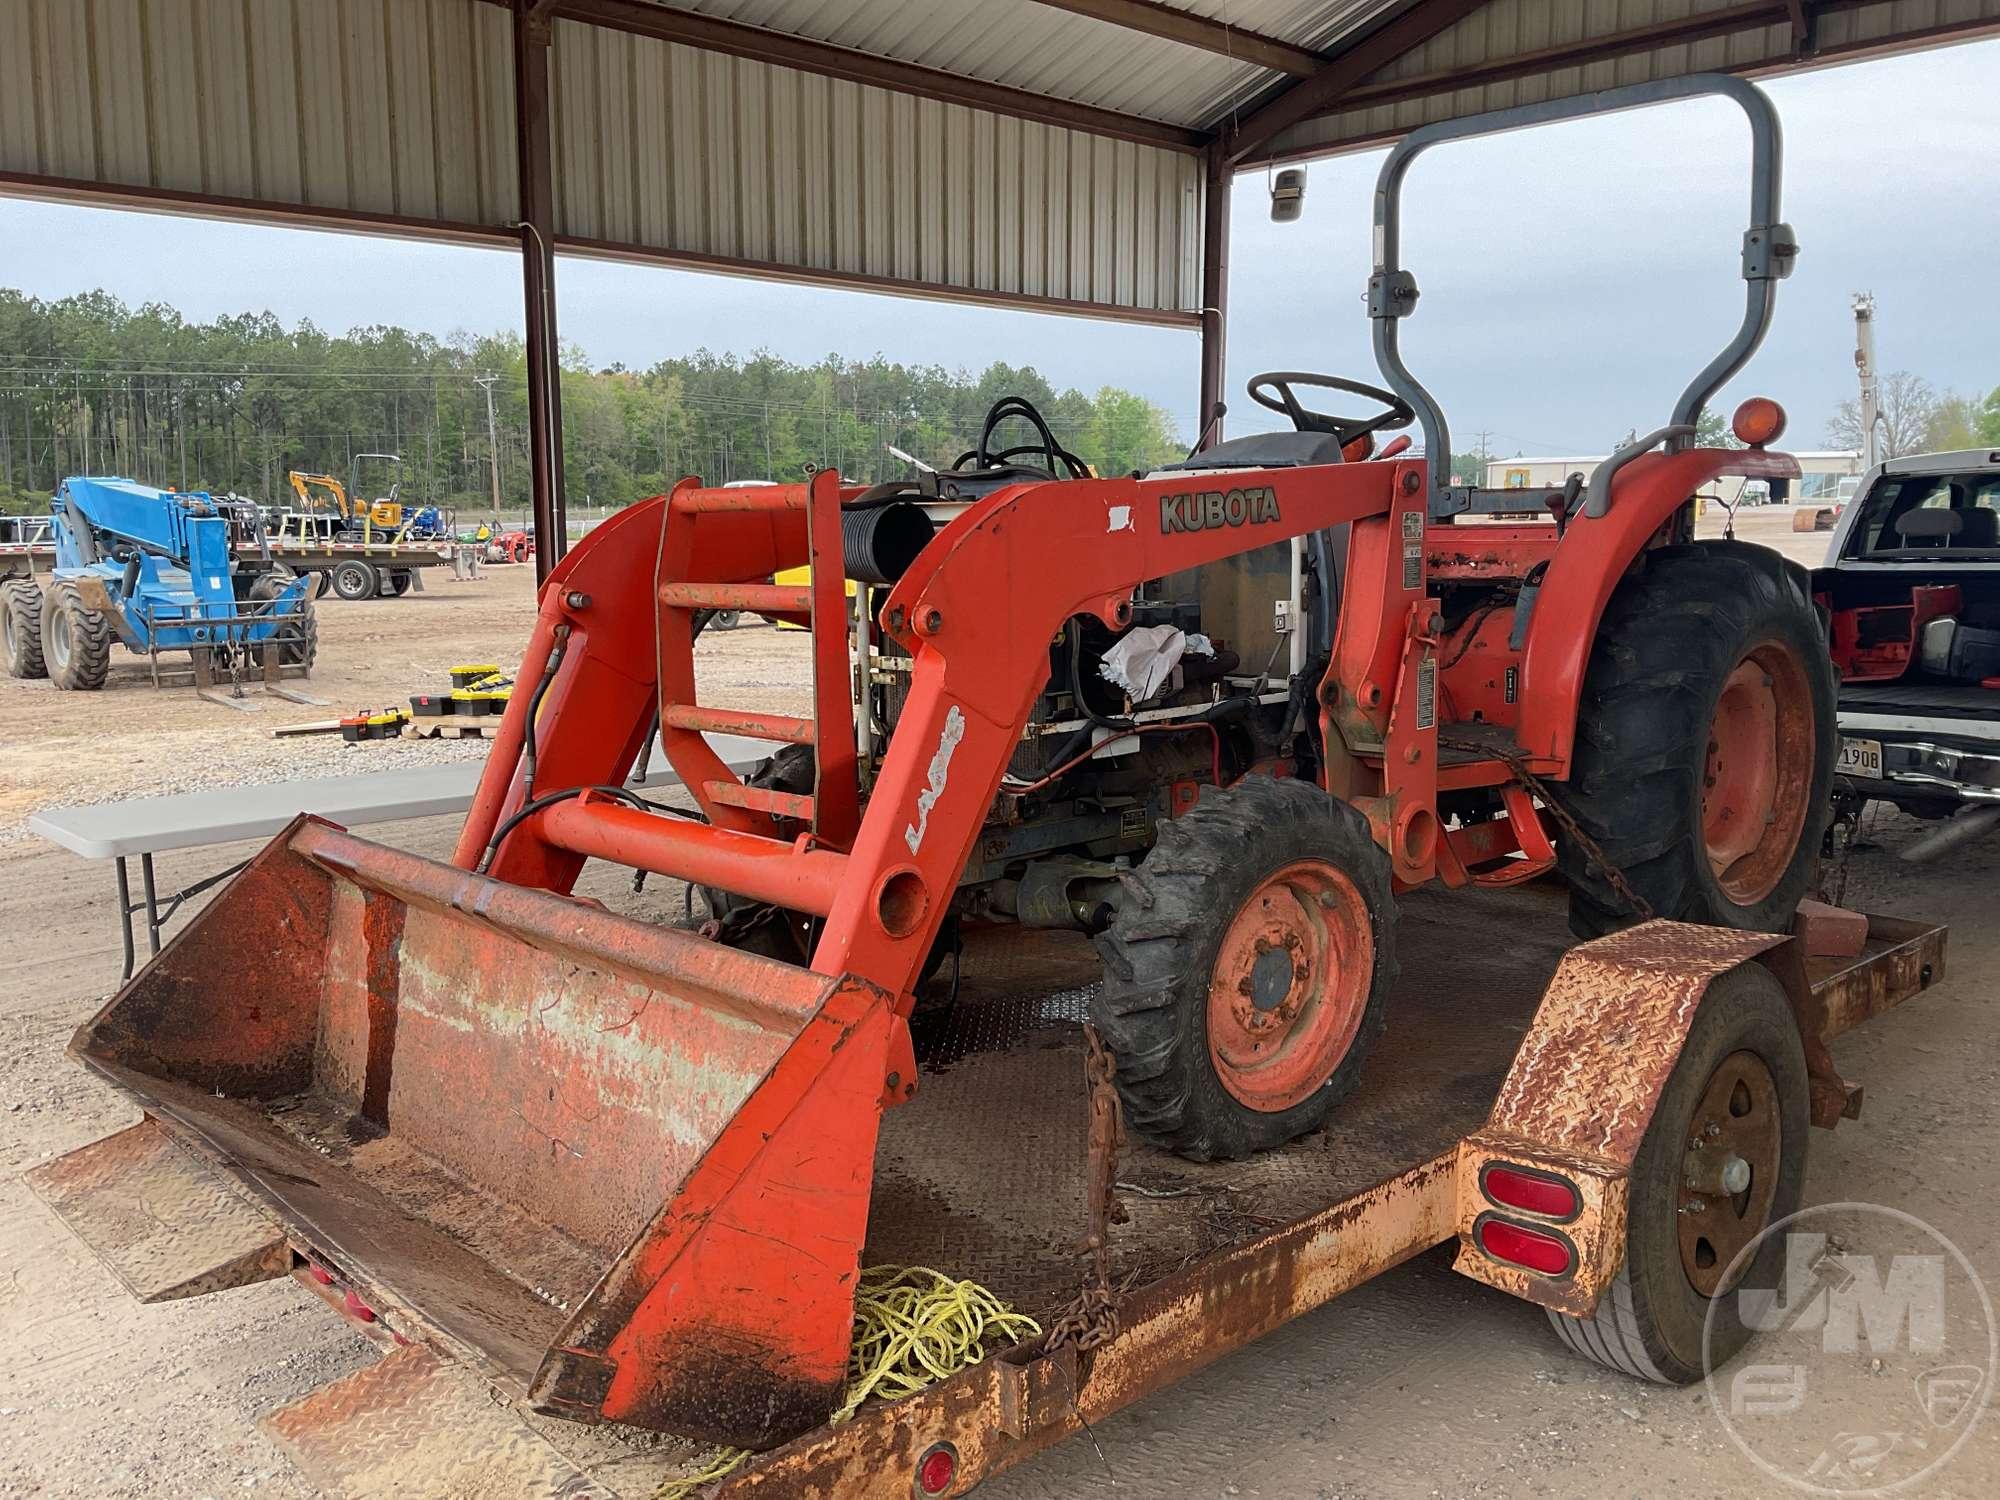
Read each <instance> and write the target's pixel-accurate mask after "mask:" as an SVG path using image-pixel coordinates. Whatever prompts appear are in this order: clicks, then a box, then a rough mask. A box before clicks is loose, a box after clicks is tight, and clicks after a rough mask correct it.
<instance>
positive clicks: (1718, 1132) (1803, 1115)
mask: <svg viewBox="0 0 2000 1500" xmlns="http://www.w3.org/2000/svg"><path fill="white" fill-rule="evenodd" d="M1810 1106H1811V1096H1810V1085H1809V1082H1808V1077H1807V1073H1806V1055H1805V1048H1804V1046H1803V1044H1802V1043H1801V1042H1800V1040H1799V1028H1798V1023H1797V1021H1796V1020H1795V1019H1794V1017H1793V1015H1792V1007H1791V1002H1790V1001H1789V1000H1788V999H1787V998H1786V996H1785V990H1784V987H1783V986H1782V985H1780V984H1779V983H1778V981H1777V980H1776V979H1775V978H1773V977H1772V975H1771V972H1770V970H1768V969H1766V968H1764V967H1763V965H1761V964H1755V963H1748V964H1744V965H1742V966H1741V967H1739V968H1736V969H1732V970H1730V971H1729V972H1728V973H1726V974H1723V975H1721V976H1719V977H1718V978H1717V979H1715V981H1714V982H1713V983H1711V984H1710V985H1709V987H1708V993H1707V995H1706V996H1704V997H1703V999H1702V1003H1701V1008H1700V1009H1699V1010H1697V1011H1696V1012H1695V1017H1694V1023H1693V1024H1692V1025H1691V1026H1690V1027H1689V1029H1688V1037H1687V1042H1686V1044H1685V1045H1684V1046H1683V1047H1682V1048H1681V1055H1680V1060H1679V1061H1678V1062H1677V1063H1675V1065H1674V1071H1673V1073H1672V1074H1671V1075H1670V1076H1669V1077H1668V1079H1667V1086H1666V1087H1665V1089H1663V1090H1662V1091H1661V1093H1660V1101H1659V1103H1658V1105H1657V1106H1655V1108H1654V1110H1653V1120H1652V1124H1651V1125H1649V1126H1648V1127H1647V1130H1646V1137H1645V1139H1644V1140H1643V1141H1642V1142H1640V1145H1639V1154H1638V1156H1637V1157H1636V1158H1634V1160H1633V1163H1632V1173H1631V1193H1630V1206H1629V1208H1628V1209H1627V1212H1626V1221H1625V1260H1624V1264H1623V1265H1621V1266H1620V1267H1619V1270H1618V1275H1617V1277H1616V1278H1615V1279H1614V1280H1613V1281H1612V1283H1611V1285H1610V1286H1609V1287H1608V1288H1606V1290H1605V1292H1604V1295H1603V1296H1602V1297H1601V1298H1600V1299H1599V1301H1598V1304H1597V1313H1596V1316H1595V1317H1591V1318H1571V1317H1566V1316H1564V1315H1563V1314H1561V1313H1557V1312H1553V1311H1551V1312H1549V1315H1548V1316H1549V1322H1550V1323H1551V1324H1552V1325H1553V1326H1554V1327H1555V1330H1556V1335H1557V1337H1558V1338H1560V1339H1561V1340H1562V1341H1563V1343H1564V1344H1565V1345H1567V1346H1568V1347H1569V1348H1570V1349H1571V1350H1573V1351H1574V1352H1576V1353H1578V1354H1581V1355H1583V1356H1584V1357H1585V1358H1586V1359H1590V1360H1595V1361H1596V1362H1597V1363H1598V1364H1601V1365H1606V1366H1608V1367H1610V1368H1611V1369H1614V1370H1620V1371H1623V1372H1624V1373H1625V1374H1627V1375H1631V1376H1634V1377H1636V1378H1638V1379H1640V1380H1652V1381H1658V1382H1660V1383H1661V1384H1664V1385H1687V1384H1689V1383H1690V1382H1692V1381H1696V1380H1699V1379H1701V1378H1702V1375H1703V1364H1702V1359H1703V1327H1704V1323H1708V1324H1709V1326H1708V1343H1707V1357H1708V1360H1709V1362H1710V1364H1711V1365H1713V1366H1720V1365H1722V1364H1724V1363H1725V1362H1727V1361H1728V1360H1730V1359H1733V1358H1734V1357H1735V1356H1736V1355H1737V1354H1738V1353H1740V1352H1741V1351H1742V1349H1743V1346H1744V1345H1745V1344H1747V1343H1748V1342H1749V1341H1750V1333H1751V1330H1750V1329H1749V1328H1748V1327H1746V1326H1745V1325H1744V1322H1743V1318H1742V1313H1741V1310H1740V1305H1739V1298H1738V1297H1737V1295H1736V1293H1737V1292H1738V1291H1739V1290H1740V1289H1741V1288H1743V1287H1754V1288H1762V1289H1769V1288H1773V1287H1776V1286H1777V1284H1778V1283H1779V1281H1780V1280H1781V1279H1782V1278H1783V1275H1784V1258H1785V1250H1784V1245H1783V1243H1782V1240H1783V1236H1781V1235H1773V1236H1772V1237H1771V1238H1770V1239H1768V1240H1767V1241H1765V1243H1764V1244H1763V1245H1761V1246H1759V1247H1758V1251H1757V1255H1756V1257H1755V1259H1754V1260H1753V1261H1752V1262H1751V1264H1750V1265H1749V1266H1748V1267H1747V1268H1746V1269H1743V1270H1742V1271H1741V1274H1740V1275H1739V1276H1738V1278H1737V1279H1736V1281H1734V1282H1733V1283H1730V1284H1724V1281H1723V1277H1724V1274H1725V1273H1726V1272H1728V1271H1729V1269H1730V1267H1731V1265H1732V1264H1733V1263H1734V1262H1735V1260H1736V1258H1737V1255H1738V1253H1739V1252H1740V1251H1742V1250H1743V1249H1745V1248H1746V1247H1747V1246H1748V1245H1749V1244H1750V1243H1751V1241H1753V1240H1754V1239H1756V1237H1757V1236H1758V1235H1759V1234H1761V1233H1762V1232H1763V1231H1764V1229H1765V1228H1766V1227H1767V1226H1769V1225H1771V1224H1774V1223H1776V1222H1778V1221H1779V1220H1781V1219H1785V1218H1789V1217H1790V1216H1791V1215H1792V1214H1794V1213H1796V1212H1797V1211H1798V1207H1799V1201H1800V1198H1801V1197H1802V1196H1803V1193H1804V1190H1805V1171H1806V1132H1807V1130H1808V1129H1809V1121H1810V1114H1811V1107H1810ZM1733 1163H1741V1164H1742V1165H1741V1166H1740V1167H1738V1166H1735V1165H1733ZM1724 1168H1727V1169H1728V1171H1729V1173H1730V1174H1731V1175H1730V1176H1729V1177H1728V1181H1730V1182H1732V1183H1733V1182H1736V1181H1743V1182H1744V1186H1743V1187H1742V1189H1741V1190H1740V1191H1737V1192H1734V1193H1731V1192H1729V1191H1727V1190H1726V1188H1725V1189H1722V1190H1716V1189H1714V1188H1711V1189H1708V1190H1702V1189H1697V1188H1692V1187H1690V1186H1689V1179H1690V1176H1691V1175H1692V1176H1695V1177H1696V1179H1697V1180H1700V1179H1702V1178H1708V1179H1710V1180H1711V1181H1713V1180H1716V1179H1717V1177H1718V1175H1719V1174H1720V1173H1721V1172H1722V1171H1723V1169H1724ZM1746 1178H1747V1180H1746ZM1711 1309H1712V1310H1713V1313H1712V1321H1710V1319H1711Z"/></svg>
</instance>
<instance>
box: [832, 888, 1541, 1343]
mask: <svg viewBox="0 0 2000 1500" xmlns="http://www.w3.org/2000/svg"><path fill="white" fill-rule="evenodd" d="M1400 905H1401V908H1402V918H1401V922H1402V933H1401V936H1400V938H1399V942H1398V948H1399V951H1403V952H1406V953H1407V955H1408V956H1407V957H1406V959H1405V961H1404V964H1403V972H1402V976H1401V979H1400V981H1399V982H1398V984H1397V987H1396V990H1395V992H1394V994H1393V995H1392V996H1391V998H1390V1002H1389V1023H1388V1027H1387V1030H1386V1031H1385V1032H1384V1034H1383V1036H1382V1039H1381V1041H1380V1042H1379V1043H1378V1044H1377V1047H1376V1050H1375V1052H1374V1053H1373V1054H1372V1055H1371V1057H1370V1059H1369V1064H1368V1067H1367V1069H1366V1070H1365V1071H1364V1073H1363V1075H1362V1080H1361V1083H1360V1085H1359V1086H1358V1088H1357V1089H1356V1091H1355V1093H1354V1094H1353V1095H1352V1096H1350V1097H1349V1098H1348V1099H1347V1100H1345V1101H1344V1102H1343V1103H1342V1104H1341V1106H1340V1108H1339V1109H1338V1110H1337V1111H1335V1113H1334V1116H1333V1119H1332V1121H1331V1122H1330V1124H1329V1125H1328V1127H1327V1129H1326V1130H1324V1131H1322V1132H1320V1133H1317V1134H1314V1135H1310V1136H1307V1137H1306V1138H1304V1139H1303V1140H1300V1141H1297V1142H1295V1143H1293V1144H1292V1145H1291V1146H1289V1147H1287V1148H1286V1149H1284V1150H1282V1151H1275V1152H1268V1153H1265V1154H1263V1155H1260V1156H1258V1157H1255V1158H1253V1159H1251V1160H1249V1161H1245V1162H1235V1163H1196V1162H1189V1161H1184V1160H1182V1159H1181V1158H1179V1157H1176V1156H1173V1155H1171V1154H1169V1153H1167V1152H1164V1151H1160V1150H1157V1149H1155V1148H1153V1147H1150V1146H1147V1145H1145V1144H1144V1143H1142V1142H1133V1143H1132V1144H1131V1145H1130V1146H1129V1147H1128V1148H1127V1150H1126V1152H1125V1153H1124V1157H1123V1160H1122V1163H1121V1165H1120V1169H1119V1174H1118V1175H1119V1181H1120V1184H1121V1186H1120V1190H1119V1199H1120V1202H1121V1203H1122V1204H1123V1206H1124V1208H1125V1210H1126V1212H1127V1213H1128V1214H1129V1216H1130V1222H1129V1223H1126V1224H1123V1225H1113V1226H1112V1227H1111V1251H1112V1281H1113V1284H1114V1285H1124V1284H1126V1283H1127V1282H1128V1281H1129V1282H1132V1284H1135V1285H1144V1284H1146V1283H1147V1282H1150V1281H1152V1280H1154V1279H1156V1278H1158V1277H1160V1276H1162V1275H1165V1274H1168V1273H1171V1272H1172V1271H1174V1270H1176V1269H1178V1268H1179V1267H1182V1266H1185V1265H1187V1264H1189V1263H1191V1262H1193V1261H1195V1260H1198V1259H1200V1258H1201V1257H1203V1256H1206V1255H1210V1254H1213V1253H1215V1252H1216V1251H1218V1250H1221V1249H1224V1248H1227V1247H1228V1246H1230V1245H1233V1244H1237V1243H1240V1242H1242V1241H1244V1240H1246V1239H1248V1238H1252V1237H1254V1236H1256V1235H1259V1234H1263V1233H1267V1232H1269V1231H1271V1230H1274V1229H1276V1228H1278V1227H1279V1226H1281V1225H1284V1224H1286V1223H1289V1222H1292V1221H1294V1220H1297V1219H1301V1218H1304V1217H1306V1216H1309V1215H1311V1214H1314V1213H1317V1212H1319V1211H1320V1210H1322V1209H1324V1208H1325V1206H1326V1205H1327V1204H1328V1203H1329V1202H1332V1201H1336V1200H1338V1199H1340V1198H1342V1197H1344V1196H1346V1195H1349V1194H1352V1193H1355V1192H1359V1191H1361V1190H1363V1189H1366V1188H1368V1187H1370V1186H1372V1185H1374V1184H1375V1183H1378V1182H1381V1181H1383V1180H1385V1179H1387V1178H1389V1177H1393V1176H1395V1175H1396V1174H1397V1173H1399V1172H1402V1171H1404V1170H1406V1169H1407V1168H1408V1167H1409V1166H1410V1164H1411V1162H1412V1161H1415V1160H1420V1159H1424V1158H1428V1157H1430V1156H1435V1155H1438V1154H1440V1153H1443V1152H1446V1151H1449V1150H1451V1149H1453V1148H1454V1147H1455V1146H1456V1144H1457V1142H1458V1140H1459V1138H1460V1137H1461V1136H1463V1135H1465V1134H1466V1133H1468V1132H1469V1131H1472V1130H1474V1129H1477V1128H1478V1126H1479V1125H1480V1123H1481V1121H1483V1120H1484V1119H1485V1117H1486V1112H1487V1109H1488V1108H1489V1106H1490V1105H1491V1103H1492V1100H1493V1092H1494V1090H1495V1088H1496V1087H1498V1085H1499V1081H1500V1079H1501V1077H1502V1076H1503V1075H1504V1074H1505V1072H1506V1069H1507V1064H1508V1060H1509V1059H1510V1058H1511V1056H1512V1055H1513V1051H1514V1048H1515V1046H1516V1044H1517V1043H1518V1042H1519V1040H1520V1037H1521V1034H1522V1032H1523V1031H1524V1030H1525V1028H1526V1026H1527V1022H1528V1018H1529V1016H1530V1015H1531V1014H1532V1011H1533V1008H1534V1005H1535V1002H1536V999H1537V998H1538V997H1539V995H1540V994H1541V990H1542V986H1543V985H1544V984H1545V983H1546V981H1547V979H1548V977H1549V975H1550V974H1551V973H1552V972H1553V971H1554V970H1555V967H1556V963H1557V960H1558V958H1559V956H1560V954H1561V952H1562V949H1563V947H1564V946H1565V945H1566V944H1567V942H1568V941H1569V938H1568V934H1567V929H1566V928H1565V926H1564V916H1563V896H1562V893H1561V892H1560V891H1555V890H1545V889H1540V888H1532V887H1531V888H1524V889H1520V890H1515V891H1509V892H1492V893H1488V892H1454V893H1450V894H1445V893H1442V892H1415V893H1411V894H1409V895H1406V896H1405V897H1403V898H1402V900H1401V902H1400ZM1017 945H1018V947H1017ZM1468 955H1472V956H1473V957H1472V958H1471V959H1468V957H1467V956H1468ZM1096 967H1097V962H1096V957H1095V954H1094V953H1093V952H1092V950H1091V949H1090V946H1089V944H1088V942H1087V940H1085V939H1083V938H1082V937H1080V936H1078V935H1076V934H1065V933H1056V932H1050V933H1040V934H1015V933H1008V932H1005V931H1001V932H995V933H992V934H979V935H968V938H967V941H966V954H965V977H964V982H963V985H962V988H961V995H960V1000H959V1005H958V1007H957V1009H956V1010H955V1011H954V1012H953V1013H952V1014H951V1015H950V1016H949V1017H947V1018H945V1019H944V1020H942V1021H940V1020H936V1019H930V1020H929V1025H928V1028H927V1027H926V1025H925V1023H926V1021H927V1018H926V1017H923V1016H919V1017H918V1018H917V1021H918V1025H917V1026H916V1027H913V1030H915V1031H916V1032H917V1035H918V1044H919V1048H920V1052H919V1058H920V1064H921V1067H920V1073H919V1079H920V1086H919V1088H918V1091H917V1097H916V1098H915V1099H914V1100H912V1101H911V1102H910V1103H909V1104H906V1105H904V1106H903V1107H902V1108H900V1109H896V1110H893V1111H891V1112H890V1113H889V1114H888V1115H887V1116H885V1118H884V1120H883V1123H882V1139H881V1146H880V1149H879V1151H878V1154H877V1162H876V1176H875V1195H874V1202H873V1206H872V1208H871V1212H870V1217H869V1239H868V1246H867V1252H866V1254H865V1256H864V1260H865V1262H866V1263H868V1264H876V1263H881V1262H894V1263H912V1262H914V1263H917V1264H929V1265H938V1266H941V1267H945V1268H948V1269H950V1270H952V1271H953V1272H954V1273H955V1274H959V1275H964V1276H970V1277H973V1278H975V1279H977V1280H979V1281H982V1282H984V1283H985V1284H986V1285H988V1286H990V1287H992V1288H993V1289H994V1290H995V1291H996V1292H997V1293H999V1294H1000V1295H1001V1296H1002V1297H1005V1298H1007V1299H1008V1300H1010V1301H1012V1302H1013V1303H1015V1304H1016V1305H1017V1306H1019V1307H1021V1308H1022V1309H1024V1310H1026V1311H1029V1312H1033V1313H1036V1314H1037V1315H1051V1314H1055V1313H1058V1312H1060V1311H1061V1310H1062V1309H1063V1308H1064V1307H1065V1306H1066V1305H1067V1304H1068V1303H1069V1302H1070V1300H1071V1299H1072V1298H1073V1297H1074V1296H1075V1294H1076V1291H1077V1288H1078V1287H1079V1285H1081V1283H1082V1278H1083V1273H1084V1269H1085V1268H1084V1264H1083V1261H1082V1259H1081V1258H1080V1257H1079V1255H1078V1251H1077V1246H1078V1243H1079V1241H1080V1239H1081V1238H1082V1236H1083V1234H1084V1225H1085V1217H1084V1216H1085V1201H1086V1200H1085V1194H1086V1172H1085V1150H1084V1143H1085V1138H1086V1133H1087V1130H1088V1122H1089V1113H1088V1108H1087V1095H1086V1089H1085V1084H1084V1072H1083V1041H1082V1032H1081V1027H1080V1025H1079V1024H1078V1022H1079V1021H1080V1020H1081V1018H1082V1017H1081V1013H1082V1012H1083V1010H1084V1008H1085V1006H1086V1005H1087V1003H1088V997H1089V991H1088V989H1085V988H1081V987H1078V986H1077V985H1076V981H1077V980H1079V979H1081V978H1083V977H1084V976H1086V975H1089V976H1094V974H1095V972H1096ZM994 971H998V972H999V973H1000V974H1001V975H1003V976H1005V977H1004V978H1003V979H1002V981H1001V982H1000V983H998V984H996V983H995V982H994V981H993V980H991V979H990V978H989V977H988V976H989V974H990V973H992V972H994ZM1016 980H1036V981H1039V982H1042V983H1047V982H1049V981H1067V984H1066V985H1065V987H1064V988H1061V989H1058V990H1055V991H1052V992H1045V993H1044V994H1042V995H1040V996H1036V995H1035V994H1034V993H1033V992H1032V990H1029V991H1028V992H1027V993H1026V994H1023V993H1021V992H1020V991H1018V990H1017V991H1014V992H1012V994H1008V993H1006V985H1007V984H1009V983H1011V982H1014V981H1016Z"/></svg>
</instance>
